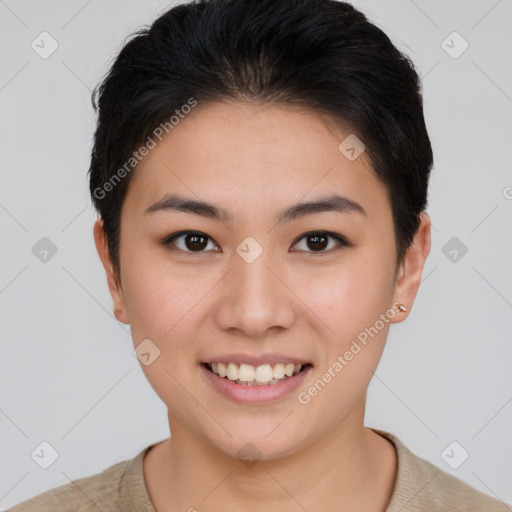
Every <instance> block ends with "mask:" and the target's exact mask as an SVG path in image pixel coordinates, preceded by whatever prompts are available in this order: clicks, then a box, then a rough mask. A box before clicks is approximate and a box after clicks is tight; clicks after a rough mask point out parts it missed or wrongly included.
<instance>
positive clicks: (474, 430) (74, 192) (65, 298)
mask: <svg viewBox="0 0 512 512" xmlns="http://www.w3.org/2000/svg"><path fill="white" fill-rule="evenodd" d="M169 5H170V3H169V2H164V1H144V2H142V1H138V2H136V1H133V0H131V1H127V0H123V1H113V0H109V1H103V2H100V1H98V0H90V1H88V2H87V1H84V0H79V1H75V0H73V1H69V0H68V1H63V0H61V1H45V2H40V1H28V0H26V1H21V0H5V1H3V0H0V44H1V48H2V53H1V57H0V59H1V62H0V109H1V110H0V112H1V114H0V140H1V141H2V147H1V151H0V173H1V188H0V232H1V241H2V242H1V251H0V269H1V270H0V315H1V340H2V356H1V358H0V365H1V366H0V376H1V397H0V433H1V435H0V439H1V457H0V458H1V460H2V464H1V465H0V505H1V507H2V509H6V508H8V507H10V506H13V505H14V504H16V503H18V502H20V501H23V500H25V499H27V498H29V497H31V496H34V495H36V494H38V493H40V492H43V491H45V490H47V489H50V488H53V487H56V486H58V485H63V484H66V483H68V482H70V480H74V479H76V478H79V477H83V476H88V475H91V474H94V473H97V472H99V471H102V470H103V469H105V468H106V467H108V466H110V465H112V464H114V463H116V462H119V461H121V460H126V459H128V458H131V457H133V456H134V455H135V454H136V453H137V452H138V451H139V450H141V449H142V448H143V447H144V446H146V445H148V444H150V443H152V442H155V441H157V440H160V439H164V438H166V437H168V435H169V431H168V426H167V416H166V409H165V406H164V405H163V404H162V403H161V402H160V399H159V398H158V397H157V396H156V394H155V393H154V392H153V390H152V388H151V387H150V385H149V384H148V383H147V381H146V379H145V377H144V374H143V373H142V370H141V369H140V366H139V362H138V360H137V359H136V358H135V357H134V355H133V352H132V350H133V347H132V341H131V338H130V334H129V328H128V327H127V326H125V325H123V324H120V323H119V322H117V321H116V320H115V319H114V317H113V315H112V312H111V311H112V304H111V299H110V296H109V294H108V289H107V285H106V280H105V276H104V272H103V268H102V267H101V265H100V261H99V258H98V256H97V254H96V250H95V247H94V243H93V238H92V225H93V221H94V220H95V214H94V212H93V209H92V207H91V203H90V199H89V197H88V190H87V180H86V171H87V168H88V164H89V160H88V159H89V153H90V149H91V139H92V134H93V129H94V123H95V116H94V114H93V111H92V107H91V103H90V90H91V89H92V88H93V87H94V85H95V84H96V83H97V82H98V81H99V80H100V79H101V78H102V76H103V74H104V73H105V72H106V70H107V68H108V65H109V63H111V59H112V58H113V57H114V56H115V54H116V53H117V52H118V51H119V50H120V48H121V44H122V42H123V40H124V38H125V37H126V36H128V35H129V34H130V33H131V32H132V31H134V30H135V29H137V28H138V27H139V26H141V25H143V24H148V23H151V22H152V21H153V20H154V19H155V18H156V17H157V15H158V14H159V13H161V12H162V11H163V10H164V9H165V8H166V7H167V6H169ZM356 5H357V6H358V7H359V8H360V9H362V10H363V11H364V12H365V13H367V14H368V15H369V16H370V19H371V20H373V21H374V22H375V23H376V24H378V25H379V26H380V27H381V28H383V29H384V30H385V31H386V32H387V33H388V34H389V35H390V37H391V38H392V39H393V41H394V42H395V43H396V44H397V45H398V46H399V47H400V48H401V49H403V50H405V51H406V52H407V53H408V54H409V55H410V56H411V57H412V59H413V61H414V62H415V64H416V65H417V67H418V69H419V71H420V73H421V74H422V76H423V78H424V82H423V83H424V103H425V115H426V121H427V126H428V129H429V133H430V136H431V141H432V144H433V149H434V153H435V168H434V170H433V174H432V179H431V185H430V187H431V188H430V194H429V207H428V213H429V214H430V216H431V218H432V222H433V226H434V229H433V231H432V250H431V254H430V256H429V259H428V261H427V264H426V268H425V270H424V275H423V283H422V285H421V287H420V291H419V294H418V297H417V300H416V303H415V305H414V308H413V311H412V314H411V316H410V317H409V318H408V319H407V320H406V322H405V323H403V324H398V325H395V326H393V327H392V328H391V331H390V334H389V338H388V342H387V347H386V350H385V352H384V356H383V358H382V361H381V363H380V366H379V368H378V369H377V372H376V376H375V378H374V379H373V381H372V383H371V385H370V388H369V394H368V407H367V418H366V424H367V425H368V426H372V427H376V428H380V429H383V430H387V431H390V432H392V433H394V434H395V435H397V436H398V437H399V438H400V439H401V440H402V441H403V442H404V443H405V444H406V446H408V447H409V448H410V449H411V450H412V451H413V452H415V453H416V454H417V455H419V456H420V457H423V458H425V459H427V460H429V461H431V462H432V463H433V464H435V465H437V466H438V467H440V468H441V469H443V470H444V471H447V472H448V473H451V474H454V475H455V476H457V477H459V478H461V479H463V480H465V481H466V482H468V483H469V484H471V485H472V486H474V487H476V488H477V489H479V490H481V491H483V492H485V493H487V494H490V495H493V496H496V497H498V498H500V499H502V500H504V501H506V502H508V503H512V485H511V481H512V434H511V433H512V372H511V371H510V367H511V362H512V343H511V341H512V340H511V331H512V272H511V267H510V262H511V255H512V236H511V235H512V200H511V199H512V172H511V163H512V162H511V161H512V156H511V153H510V141H511V138H510V137H511V135H512V133H511V126H512V117H511V113H512V73H511V67H512V66H511V63H512V55H511V53H512V30H511V28H512V27H511V20H512V1H511V0H500V1H496V0H480V1H468V0H458V1H450V2H446V1H444V0H443V1H440V0H437V1H426V0H422V1H420V0H415V1H414V2H413V1H412V0H394V1H382V0H381V1H377V0H372V1H361V2H356ZM43 31H47V32H49V33H50V34H51V36H52V37H53V38H54V39H55V40H56V41H57V42H58V44H59V47H58V49H57V50H56V51H55V52H54V53H53V54H52V55H51V56H50V57H49V58H47V59H42V58H41V57H40V56H39V55H38V54H37V53H36V52H35V51H34V50H33V49H32V48H31V43H32V41H33V40H35V39H36V38H37V37H38V36H39V34H40V33H41V32H43ZM453 31H457V32H458V33H459V34H460V35H461V36H462V37H463V38H464V39H465V40H466V41H467V42H468V43H469V48H468V49H467V50H466V51H465V52H464V53H463V54H462V55H460V56H459V57H458V58H456V59H454V58H452V57H450V56H449V55H448V54H447V53H446V52H445V51H444V49H443V48H442V46H441V43H442V41H443V40H445V39H446V37H447V36H448V35H449V34H451V33H452V32H453ZM451 40H453V39H449V40H448V44H450V45H451V46H453V47H454V49H452V51H456V50H457V49H460V48H461V46H460V41H457V40H454V42H453V43H451V42H450V41H451ZM507 187H508V188H507ZM42 237H48V238H49V239H50V240H51V241H52V242H53V243H54V244H55V245H56V246H57V248H58V252H57V253H56V254H55V256H53V257H52V258H51V259H50V260H49V261H48V262H46V263H43V262H41V261H40V260H39V259H38V258H36V256H35V255H34V254H33V253H32V247H33V246H34V245H35V244H36V242H38V240H40V239H41V238H42ZM452 237H457V238H458V239H459V240H460V242H461V243H463V244H464V245H465V246H466V247H467V248H468V252H467V254H465V255H464V256H463V257H462V258H460V259H458V261H457V262H453V261H451V260H450V259H449V258H448V257H447V256H445V254H444V253H443V247H444V246H445V244H447V242H448V241H449V240H450V239H451V238H452ZM450 250H451V249H450ZM459 254H460V252H459ZM43 441H47V442H48V443H50V444H51V445H52V446H53V447H54V448H55V449H56V450H57V452H58V453H59V457H58V459H57V460H56V461H55V463H54V464H53V465H51V466H50V467H49V468H48V469H46V470H44V469H42V468H41V467H39V466H38V465H37V464H36V463H35V462H34V460H32V458H31V453H32V452H33V450H34V449H35V448H36V447H38V446H39V445H40V443H41V442H43ZM452 441H457V442H458V443H459V444H460V445H461V446H462V447H464V449H465V450H467V451H468V452H469V458H468V459H467V460H466V461H465V462H464V463H463V464H462V465H461V466H460V467H459V468H458V469H452V468H450V467H449V466H448V465H447V463H446V462H445V461H444V460H443V458H442V457H441V453H442V452H443V450H444V449H445V448H446V447H447V446H448V445H449V444H450V443H451V442H452Z"/></svg>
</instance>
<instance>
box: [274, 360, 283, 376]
mask: <svg viewBox="0 0 512 512" xmlns="http://www.w3.org/2000/svg"><path fill="white" fill-rule="evenodd" d="M283 377H284V364H283V363H278V364H276V365H275V366H274V379H282V378H283Z"/></svg>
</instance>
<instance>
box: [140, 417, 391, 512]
mask: <svg viewBox="0 0 512 512" xmlns="http://www.w3.org/2000/svg"><path fill="white" fill-rule="evenodd" d="M169 420H170V424H172V437H171V438H170V439H167V440H166V441H163V442H162V443H159V444H158V445H157V446H155V447H154V448H153V449H152V450H150V452H149V453H148V454H147V456H146V457H145V460H144V472H145V476H146V484H147V487H148V491H149V494H150V497H151V500H152V501H153V504H154V506H155V509H156V511H157V512H164V511H165V512H168V511H169V512H170V511H174V510H191V511H193V510H194V509H197V510H208V511H212V512H213V511H223V512H231V511H239V510H241V509H243V510H246V511H252V510H254V511H256V510H258V511H259V510H261V508H262V507H264V509H265V510H266V511H268V512H274V511H275V512H277V511H279V512H284V511H288V510H289V511H296V510H300V508H301V507H302V508H303V509H306V510H309V511H315V510H337V511H340V512H344V511H349V510H367V511H369V512H373V511H375V512H383V511H385V509H386V506H387V504H388V503H389V500H390V498H391V494H392V491H393V488H394V482H395V476H396V453H395V450H394V447H393V445H392V444H391V443H390V442H389V441H387V440H385V439H384V438H382V437H381V436H379V435H378V434H376V433H374V432H373V431H371V430H369V429H367V428H365V427H364V425H363V418H362V417H358V418H353V419H351V420H347V421H343V422H340V423H339V424H338V425H336V426H335V428H334V429H333V430H331V431H330V432H326V433H325V434H323V435H321V436H320V437H319V439H317V440H316V442H315V443H313V444H310V445H308V446H306V447H304V448H302V449H297V450H296V451H295V452H294V453H293V454H290V455H288V456H285V457H281V458H278V459H274V460H255V461H253V462H252V463H250V462H249V461H245V463H244V462H243V461H241V460H239V459H236V458H233V457H231V456H229V455H227V454H225V453H223V452H221V451H219V450H218V449H217V448H216V447H215V446H213V445H212V444H211V443H209V442H208V440H207V439H205V438H204V437H199V436H197V435H196V434H195V433H194V432H191V431H190V430H189V429H187V428H185V426H184V425H183V424H181V423H180V422H179V421H178V420H177V418H176V417H171V416H169Z"/></svg>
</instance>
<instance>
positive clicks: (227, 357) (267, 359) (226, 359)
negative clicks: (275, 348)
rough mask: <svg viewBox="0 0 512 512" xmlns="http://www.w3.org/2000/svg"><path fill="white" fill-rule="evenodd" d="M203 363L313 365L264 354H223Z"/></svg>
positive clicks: (295, 358) (283, 355) (276, 355)
mask: <svg viewBox="0 0 512 512" xmlns="http://www.w3.org/2000/svg"><path fill="white" fill-rule="evenodd" d="M202 363H203V364H204V363H223V364H227V363H236V364H242V363H245V364H250V365H252V366H261V365H264V364H279V363H282V364H290V363H293V364H302V365H305V364H311V363H309V361H306V360H304V359H301V358H298V357H291V356H288V355H285V354H275V353H274V354H262V355H259V356H255V355H250V354H222V355H220V356H212V357H211V358H210V359H205V360H204V361H202Z"/></svg>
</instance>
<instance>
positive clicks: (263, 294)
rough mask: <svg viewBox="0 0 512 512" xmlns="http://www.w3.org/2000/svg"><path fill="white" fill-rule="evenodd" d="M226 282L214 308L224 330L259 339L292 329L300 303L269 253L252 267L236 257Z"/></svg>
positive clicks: (279, 266) (280, 268)
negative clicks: (298, 303) (269, 334)
mask: <svg viewBox="0 0 512 512" xmlns="http://www.w3.org/2000/svg"><path fill="white" fill-rule="evenodd" d="M223 281H224V282H223V286H222V288H221V293H220V296H219V298H218V301H217V304H216V308H215V321H216V324H217V325H218V326H219V327H220V328H221V329H223V330H227V331H232V332H236V331H239V332H240V333H241V334H243V335H244V337H251V338H260V337H265V336H268V332H269V331H270V330H282V329H289V328H290V327H291V326H292V325H293V323H294V321H295V319H296V316H297V309H298V308H297V307H296V306H297V301H298V299H297V297H296V295H295V294H294V293H293V291H292V290H291V289H290V288H289V287H288V286H287V284H286V273H285V271H284V269H283V266H282V265H278V264H276V260H275V259H274V260H273V259H272V257H271V254H270V251H265V250H264V251H263V252H262V254H261V255H260V256H259V257H258V258H256V260H254V261H252V262H250V263H249V262H247V261H245V260H244V259H243V258H242V257H240V256H239V255H238V254H234V257H233V265H232V267H231V271H230V272H228V274H227V275H226V276H225V277H224V280H223Z"/></svg>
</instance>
